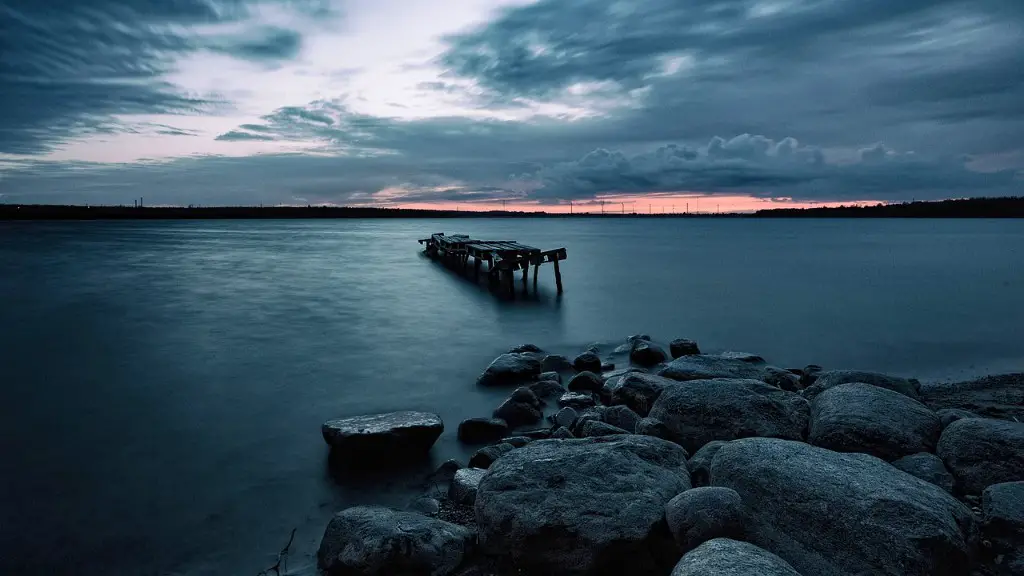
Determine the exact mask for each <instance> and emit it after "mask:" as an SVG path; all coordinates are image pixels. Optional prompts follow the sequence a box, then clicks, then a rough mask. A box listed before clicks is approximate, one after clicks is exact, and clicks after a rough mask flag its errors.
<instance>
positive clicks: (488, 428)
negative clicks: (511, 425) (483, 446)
mask: <svg viewBox="0 0 1024 576" xmlns="http://www.w3.org/2000/svg"><path fill="white" fill-rule="evenodd" d="M506 434H508V423H507V422H505V421H504V420H502V419H501V418H467V419H465V420H463V421H462V422H460V423H459V440H462V441H463V442H467V443H470V444H477V443H484V442H494V441H495V440H500V439H501V438H504V437H505V435H506Z"/></svg>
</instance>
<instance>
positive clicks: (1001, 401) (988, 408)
mask: <svg viewBox="0 0 1024 576" xmlns="http://www.w3.org/2000/svg"><path fill="white" fill-rule="evenodd" d="M921 398H922V401H923V402H924V403H925V404H927V405H928V406H929V407H931V408H932V409H933V410H940V409H943V408H955V409H959V410H966V411H968V412H973V413H975V414H977V415H978V416H981V417H984V418H999V419H1002V420H1017V421H1024V373H1017V374H1001V375H998V376H986V377H985V378H978V379H976V380H970V381H967V382H956V383H953V384H946V383H929V384H922V385H921Z"/></svg>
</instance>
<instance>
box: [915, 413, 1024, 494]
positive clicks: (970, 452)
mask: <svg viewBox="0 0 1024 576" xmlns="http://www.w3.org/2000/svg"><path fill="white" fill-rule="evenodd" d="M935 452H936V454H938V456H939V458H942V462H943V464H945V465H946V468H947V469H949V471H950V472H951V473H952V474H953V478H955V479H956V487H957V490H958V491H959V492H962V493H964V494H981V492H982V491H983V490H985V488H987V487H989V486H991V485H992V484H1000V483H1002V482H1013V481H1016V480H1021V479H1024V424H1021V423H1020V422H1008V421H1005V420H993V419H989V418H969V419H964V420H957V421H956V422H953V423H952V424H950V425H949V426H947V427H946V429H945V430H943V431H942V436H941V437H940V438H939V444H938V446H937V447H936V450H935Z"/></svg>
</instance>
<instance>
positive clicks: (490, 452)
mask: <svg viewBox="0 0 1024 576" xmlns="http://www.w3.org/2000/svg"><path fill="white" fill-rule="evenodd" d="M515 449H516V447H515V446H513V445H512V444H508V443H505V442H503V443H501V444H492V445H491V446H484V447H483V448H481V449H479V450H477V451H476V452H474V453H473V456H471V457H470V458H469V467H470V468H483V469H487V468H490V467H491V464H493V463H494V461H495V460H497V459H498V458H501V457H502V456H504V455H505V454H508V453H509V452H511V451H513V450H515ZM463 470H465V468H463ZM456 474H458V472H456Z"/></svg>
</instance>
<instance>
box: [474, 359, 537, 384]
mask: <svg viewBox="0 0 1024 576" xmlns="http://www.w3.org/2000/svg"><path fill="white" fill-rule="evenodd" d="M540 365H541V362H540V360H537V358H536V357H535V356H533V355H531V354H502V355H501V356H498V357H497V358H495V359H494V361H493V362H491V364H490V366H488V367H487V369H485V370H484V372H483V374H481V375H480V377H479V378H477V381H476V382H477V384H479V385H481V386H505V385H509V384H521V383H523V382H528V381H532V380H535V379H536V377H537V376H538V375H539V374H540V373H541V368H540Z"/></svg>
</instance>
